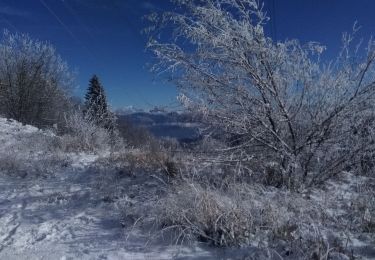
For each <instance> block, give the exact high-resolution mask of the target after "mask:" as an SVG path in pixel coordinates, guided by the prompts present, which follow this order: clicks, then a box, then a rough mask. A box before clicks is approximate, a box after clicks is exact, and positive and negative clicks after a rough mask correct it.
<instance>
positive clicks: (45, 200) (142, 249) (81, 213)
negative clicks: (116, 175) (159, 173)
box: [0, 118, 209, 260]
mask: <svg viewBox="0 0 375 260" xmlns="http://www.w3.org/2000/svg"><path fill="white" fill-rule="evenodd" d="M38 135H41V139H43V136H44V135H45V136H47V135H51V133H48V132H41V131H40V130H38V129H37V128H34V127H31V126H22V125H21V124H20V123H18V122H15V121H10V120H6V119H3V118H0V141H1V147H0V158H2V159H3V161H2V162H3V163H4V162H5V161H6V160H13V159H14V158H11V157H14V156H16V155H17V158H18V157H19V158H20V161H18V160H17V159H16V161H12V162H11V163H13V164H17V162H19V163H20V164H26V163H27V162H30V160H38V159H39V158H38V154H39V155H40V156H45V155H44V154H43V153H42V151H38V150H37V149H38V147H35V146H37V145H38V143H34V142H33V143H32V145H33V146H34V147H32V146H30V145H29V144H30V143H28V141H30V138H31V137H32V138H36V136H38ZM39 137H40V136H39ZM26 157H27V158H28V159H27V160H25V161H23V160H22V159H24V158H26ZM4 158H5V159H4ZM97 158H98V156H97V155H88V154H67V155H64V160H66V161H67V162H68V163H67V165H62V166H61V167H57V168H54V171H53V172H48V173H45V174H43V175H40V176H33V174H32V173H29V171H28V166H27V165H21V166H15V167H16V168H17V167H18V168H22V170H23V171H25V174H24V175H22V176H20V175H18V174H17V175H12V174H9V173H8V174H6V173H5V172H0V259H7V260H11V259H28V260H32V259H171V258H173V257H176V258H190V257H189V256H192V255H194V257H207V256H209V253H208V252H206V251H204V250H198V251H197V249H195V251H191V250H192V249H190V248H181V247H173V246H163V245H159V246H156V245H153V246H149V245H148V244H147V239H145V238H144V236H138V235H137V230H135V229H126V228H124V227H123V226H122V225H121V214H120V213H121V211H120V210H119V209H118V207H117V206H116V205H117V204H116V203H114V201H113V200H111V199H110V198H109V197H108V196H107V195H106V194H110V193H112V192H114V190H113V189H114V187H117V188H127V187H125V185H131V183H128V182H129V181H131V180H132V179H128V180H126V179H124V180H123V183H121V182H118V183H113V180H112V179H111V178H109V179H108V178H107V177H106V176H103V172H100V171H98V170H95V167H94V166H93V164H94V162H95V160H96V159H97ZM18 168H17V169H18ZM30 172H31V169H30ZM133 179H134V178H133ZM123 199H126V198H123ZM129 232H132V233H131V234H130V233H129Z"/></svg>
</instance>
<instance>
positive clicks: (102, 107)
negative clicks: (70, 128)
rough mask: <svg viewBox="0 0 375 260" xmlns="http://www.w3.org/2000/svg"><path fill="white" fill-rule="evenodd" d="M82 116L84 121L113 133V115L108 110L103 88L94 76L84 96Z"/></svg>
mask: <svg viewBox="0 0 375 260" xmlns="http://www.w3.org/2000/svg"><path fill="white" fill-rule="evenodd" d="M84 114H85V118H86V119H88V120H90V121H93V122H94V123H95V124H96V125H98V126H100V127H103V128H105V129H107V130H109V131H113V130H114V128H115V117H114V114H113V113H112V112H111V111H110V110H109V108H108V105H107V98H106V95H105V92H104V88H103V86H102V85H101V83H100V81H99V78H98V77H97V76H96V75H94V76H93V77H92V78H91V79H90V83H89V87H88V89H87V93H86V95H85V109H84Z"/></svg>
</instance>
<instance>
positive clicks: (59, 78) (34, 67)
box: [0, 31, 73, 127]
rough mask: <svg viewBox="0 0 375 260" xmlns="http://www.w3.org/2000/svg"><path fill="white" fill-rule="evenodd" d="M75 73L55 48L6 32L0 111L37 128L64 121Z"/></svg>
mask: <svg viewBox="0 0 375 260" xmlns="http://www.w3.org/2000/svg"><path fill="white" fill-rule="evenodd" d="M72 83H73V74H72V72H71V71H70V70H69V68H68V66H67V64H66V63H65V62H64V61H63V60H62V59H61V57H60V56H59V55H58V54H57V53H56V50H55V49H54V47H53V46H52V45H51V44H49V43H45V42H42V41H39V40H33V39H31V38H30V37H29V36H28V35H25V34H18V33H16V34H11V33H9V32H8V31H5V32H4V34H3V35H2V39H1V41H0V113H1V114H3V115H4V116H6V117H8V118H13V119H15V120H17V121H19V122H22V123H24V124H31V125H35V126H37V127H46V126H52V125H53V124H57V123H60V120H61V119H62V115H63V113H64V111H66V110H65V109H66V107H67V103H68V100H67V99H68V98H67V96H68V90H69V89H70V88H71V87H72Z"/></svg>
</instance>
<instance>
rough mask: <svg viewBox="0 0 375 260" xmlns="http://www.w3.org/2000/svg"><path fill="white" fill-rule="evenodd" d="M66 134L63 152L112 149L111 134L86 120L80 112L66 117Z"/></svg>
mask: <svg viewBox="0 0 375 260" xmlns="http://www.w3.org/2000/svg"><path fill="white" fill-rule="evenodd" d="M64 132H65V134H64V135H63V136H62V137H61V145H62V148H63V150H66V151H96V150H106V149H109V148H110V144H111V136H110V134H109V132H108V131H107V130H106V129H104V128H101V127H99V126H97V125H96V124H95V122H94V121H92V120H90V119H89V118H87V117H86V118H84V117H83V114H82V113H81V111H79V110H78V111H74V112H71V113H70V114H69V115H66V117H65V130H64Z"/></svg>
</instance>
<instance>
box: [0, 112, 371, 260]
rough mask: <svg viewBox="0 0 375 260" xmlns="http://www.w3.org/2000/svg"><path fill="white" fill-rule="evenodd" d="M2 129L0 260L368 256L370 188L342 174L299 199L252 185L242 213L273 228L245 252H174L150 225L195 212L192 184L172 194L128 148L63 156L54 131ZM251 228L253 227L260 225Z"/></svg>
mask: <svg viewBox="0 0 375 260" xmlns="http://www.w3.org/2000/svg"><path fill="white" fill-rule="evenodd" d="M0 129H1V130H0V140H1V142H2V144H3V145H2V146H1V148H0V149H1V150H0V162H1V164H0V190H1V192H0V259H28V260H29V259H51V258H52V259H172V258H173V259H280V257H279V256H280V254H282V255H283V258H284V259H296V257H295V256H293V254H291V255H290V254H289V253H288V251H285V250H292V246H294V245H293V243H296V242H290V243H291V244H290V246H288V244H284V243H287V241H288V240H289V239H291V240H290V241H294V240H295V239H297V240H298V239H299V240H300V241H301V245H300V246H304V247H305V246H307V248H310V249H309V250H312V251H313V250H315V249H316V246H317V245H318V244H317V241H321V242H319V244H320V243H323V245H326V246H327V248H328V249H327V250H334V251H333V252H331V253H330V256H331V257H334V258H332V259H349V258H348V257H347V256H348V254H349V255H352V256H353V257H355V259H374V257H375V248H374V242H375V241H374V236H373V234H374V233H373V228H374V226H372V225H373V224H372V223H373V222H372V221H373V220H372V218H373V215H372V210H373V208H371V207H373V206H374V204H375V203H374V196H373V191H374V187H375V186H374V179H372V178H370V177H364V176H355V175H353V174H350V173H348V172H347V173H344V174H343V175H342V176H341V179H340V180H332V181H329V182H327V184H326V185H324V186H322V187H320V188H315V189H311V190H308V191H305V192H303V193H302V194H291V193H289V192H284V191H279V190H277V189H273V188H265V187H263V188H259V187H258V186H249V188H250V190H247V191H246V192H247V194H246V196H245V194H244V195H242V196H243V201H242V202H241V203H243V204H241V205H243V206H246V207H247V208H248V209H249V210H250V213H249V214H253V216H254V217H255V216H256V215H255V214H259V212H263V213H261V215H260V217H261V216H264V217H267V218H270V220H272V221H273V222H270V223H271V224H272V225H273V227H272V230H269V231H267V229H265V231H262V230H261V229H260V230H258V231H255V230H254V232H255V233H254V234H257V235H255V236H254V237H253V239H254V241H253V242H251V246H246V247H242V249H239V248H236V247H234V248H231V247H228V248H227V249H220V248H216V249H215V247H207V244H206V243H197V242H194V241H193V240H192V241H191V242H190V243H187V244H186V243H183V241H177V242H176V244H175V243H172V244H171V243H170V242H171V240H170V239H174V238H173V237H174V236H173V234H169V232H168V231H167V229H165V230H164V231H163V232H162V233H159V231H158V227H157V226H155V223H156V222H155V220H154V219H155V218H156V219H159V218H165V220H167V219H168V218H171V217H173V215H169V216H167V215H166V216H163V214H164V213H163V212H165V211H167V212H168V214H180V213H182V212H180V213H178V212H173V210H174V209H173V207H175V206H176V207H177V208H176V210H179V208H178V207H179V206H178V205H179V203H183V205H184V207H185V210H187V211H188V210H190V209H189V207H198V208H196V210H201V209H199V207H200V206H199V204H194V203H198V202H194V200H195V199H197V198H198V197H194V196H198V194H201V193H200V192H201V191H200V189H201V188H199V186H196V187H195V188H194V189H193V190H191V188H192V187H193V186H186V185H184V184H183V183H181V184H175V185H177V186H176V187H177V190H178V192H177V193H175V189H174V188H173V186H170V185H171V184H168V183H169V181H168V179H166V178H164V177H163V175H160V174H158V171H159V170H158V169H157V168H155V166H154V167H153V168H152V167H151V168H148V169H146V167H145V165H138V166H137V167H138V168H137V167H134V165H132V163H131V160H135V159H134V158H143V156H142V155H141V153H142V152H141V151H139V150H128V151H127V154H128V155H127V157H123V156H124V155H114V154H111V153H109V152H108V151H100V152H96V153H69V152H63V151H61V150H59V149H57V148H56V147H58V146H56V144H55V143H56V142H57V139H59V138H60V137H57V136H55V135H54V134H53V133H52V132H48V131H41V130H39V129H37V128H35V127H32V126H28V125H22V124H20V123H18V122H16V121H13V120H7V119H4V118H0ZM131 158H133V159H131ZM186 158H188V157H186ZM136 160H138V159H136ZM119 162H121V163H122V167H121V168H118V167H117V166H116V165H118V163H119ZM146 162H147V160H146V161H141V164H144V163H146ZM127 171H129V172H127ZM251 187H252V188H251ZM242 188H244V187H240V186H238V189H240V190H241V189H242ZM189 190H190V191H189ZM240 190H238V192H240ZM195 193H196V194H197V195H194V194H195ZM204 194H206V193H204ZM208 194H212V195H210V196H213V197H212V199H213V201H212V202H210V203H214V202H215V198H216V199H218V201H217V202H215V203H219V204H222V206H220V207H223V206H225V205H227V203H232V202H231V201H232V200H233V198H231V197H228V196H229V194H230V193H228V194H227V195H220V196H219V197H217V196H218V194H216V193H215V192H214V191H210V192H209V193H208ZM371 194H372V195H371ZM201 195H202V194H201ZM202 196H207V195H202ZM203 198H204V197H203ZM171 203H172V204H171ZM191 203H193V204H191ZM236 203H238V202H236ZM173 205H174V206H173ZM228 205H231V204H228ZM160 207H161V208H160ZM231 207H232V206H231ZM262 208H263V209H262ZM155 209H157V210H155ZM222 209H223V210H225V208H222ZM261 209H262V210H261ZM246 210H247V209H246ZM259 210H261V211H259ZM257 212H258V213H257ZM196 213H198V212H196ZM154 214H158V215H154ZM160 214H161V215H160ZM228 214H229V213H228ZM241 214H242V213H241ZM262 214H264V215H262ZM176 216H177V215H176ZM314 218H316V219H314ZM230 220H231V221H234V222H232V224H233V225H236V224H237V223H236V222H235V221H236V220H235V219H230ZM323 220H324V221H323ZM158 221H160V220H158ZM252 221H254V222H253V223H254V225H258V224H257V222H258V221H260V219H254V220H252ZM322 221H323V222H322ZM293 223H296V224H293ZM232 224H231V225H232ZM292 224H293V225H292ZM285 225H286V226H285ZM297 226H298V228H297ZM285 227H290V228H292V227H293V229H291V230H290V231H287V230H284V228H285ZM294 227H295V228H297V229H295V228H294ZM358 227H360V229H358ZM280 228H282V229H280ZM281 230H284V231H281ZM271 231H272V232H271ZM269 232H271V233H269ZM275 232H277V233H275ZM280 232H286V233H280ZM161 234H163V235H162V236H160V235H161ZM266 234H267V235H266ZM270 234H271V237H274V236H275V235H276V234H278V235H277V236H278V238H277V239H276V237H274V238H273V239H276V240H274V241H273V242H271V240H269V242H268V243H270V244H269V245H270V247H269V248H267V247H265V245H263V246H260V244H258V245H257V243H261V242H260V241H261V239H265V237H263V236H269V235H270ZM170 235H171V237H170V238H168V237H169V236H170ZM179 236H181V235H179ZM297 236H301V237H300V238H297ZM262 237H263V238H262ZM160 238H163V239H160ZM267 239H269V238H267ZM280 239H281V240H280ZM285 239H287V240H285ZM257 241H258V242H257ZM282 241H284V242H282ZM201 242H202V241H201ZM275 242H277V243H276V244H274V245H273V246H272V244H271V243H275ZM275 245H277V246H276V247H275ZM314 248H315V249H314ZM297 258H298V257H297Z"/></svg>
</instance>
